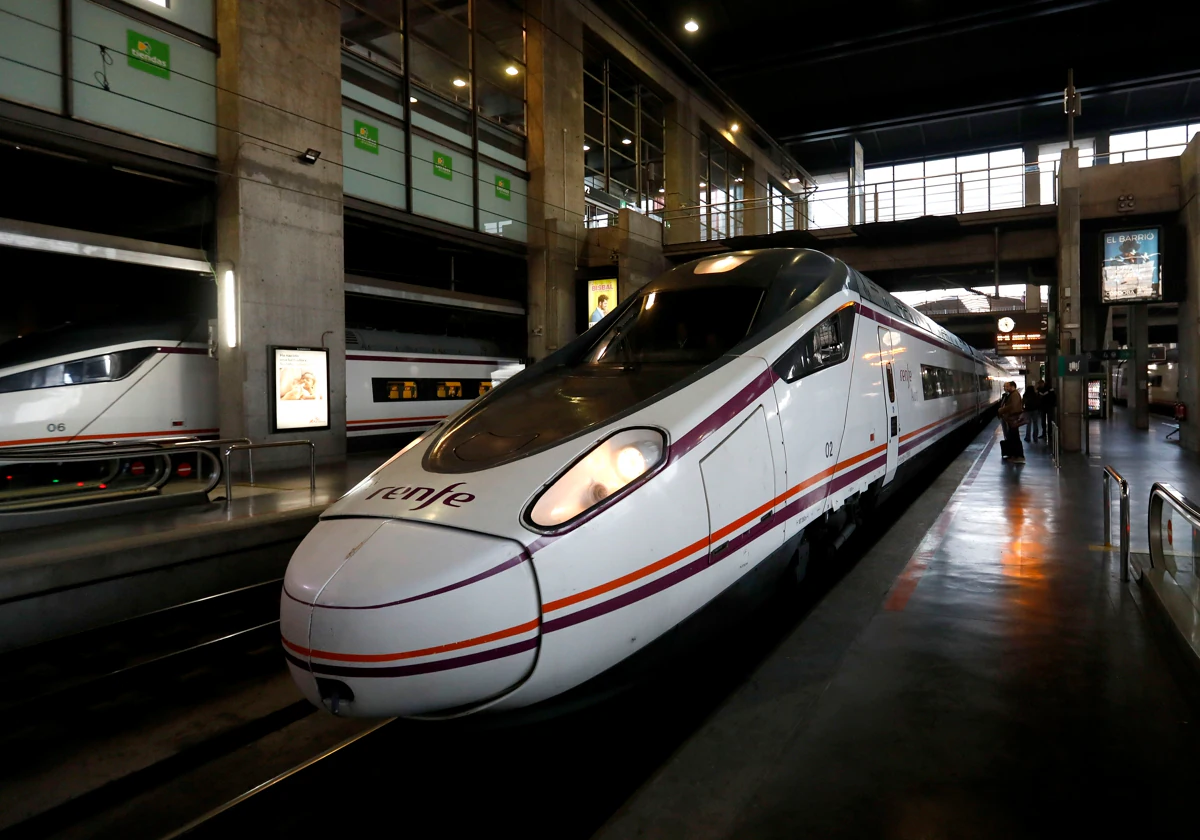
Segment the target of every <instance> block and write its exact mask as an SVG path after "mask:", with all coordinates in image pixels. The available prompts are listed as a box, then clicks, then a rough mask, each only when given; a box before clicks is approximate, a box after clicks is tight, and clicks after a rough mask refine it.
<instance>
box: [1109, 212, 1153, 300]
mask: <svg viewBox="0 0 1200 840" xmlns="http://www.w3.org/2000/svg"><path fill="white" fill-rule="evenodd" d="M1101 238H1102V247H1103V253H1102V260H1101V268H1100V274H1101V284H1100V300H1101V302H1103V303H1141V302H1146V301H1158V300H1162V299H1163V295H1162V255H1163V254H1162V247H1161V245H1162V228H1157V227H1153V228H1142V229H1140V230H1110V231H1105V232H1104V233H1103V234H1102V237H1101Z"/></svg>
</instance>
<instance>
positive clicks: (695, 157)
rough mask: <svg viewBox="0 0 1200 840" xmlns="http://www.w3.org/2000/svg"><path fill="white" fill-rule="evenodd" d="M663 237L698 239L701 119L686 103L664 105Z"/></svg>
mask: <svg viewBox="0 0 1200 840" xmlns="http://www.w3.org/2000/svg"><path fill="white" fill-rule="evenodd" d="M665 142H666V144H667V147H666V149H665V150H664V154H665V155H666V170H667V214H666V216H665V217H664V218H665V219H666V222H667V230H666V240H667V242H668V243H673V242H699V241H700V211H699V210H697V205H698V204H699V203H700V119H699V117H697V116H696V114H695V112H694V111H693V110H692V109H691V108H689V107H688V106H687V103H685V102H678V101H672V102H670V103H668V105H667V133H666V141H665Z"/></svg>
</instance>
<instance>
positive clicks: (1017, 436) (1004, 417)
mask: <svg viewBox="0 0 1200 840" xmlns="http://www.w3.org/2000/svg"><path fill="white" fill-rule="evenodd" d="M1004 392H1005V393H1006V394H1007V395H1008V396H1007V397H1005V399H1004V402H1002V403H1001V404H1000V411H999V414H1000V424H1001V425H1002V426H1003V428H1004V442H1005V443H1007V444H1008V462H1009V463H1010V464H1024V463H1025V447H1023V446H1022V445H1021V415H1022V414H1024V413H1025V403H1023V402H1022V401H1021V392H1020V391H1018V390H1017V383H1016V382H1005V383H1004Z"/></svg>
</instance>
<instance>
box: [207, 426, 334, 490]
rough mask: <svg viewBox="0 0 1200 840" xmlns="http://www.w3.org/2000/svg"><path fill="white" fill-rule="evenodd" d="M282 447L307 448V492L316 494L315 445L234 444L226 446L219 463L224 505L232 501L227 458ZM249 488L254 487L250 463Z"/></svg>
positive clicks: (298, 442)
mask: <svg viewBox="0 0 1200 840" xmlns="http://www.w3.org/2000/svg"><path fill="white" fill-rule="evenodd" d="M284 446H307V447H308V492H309V493H310V494H312V493H316V492H317V445H316V444H315V443H313V442H312V441H311V440H280V441H275V442H273V443H250V442H249V441H245V442H244V443H234V444H233V445H232V446H226V447H225V452H224V454H223V455H222V456H221V463H222V465H223V466H224V468H225V504H226V505H228V504H229V503H230V502H231V501H233V474H232V473H231V472H230V471H229V456H230V455H231V454H232V453H234V452H245V453H246V457H247V458H249V457H251V456H250V453H251V452H253V451H254V450H255V449H278V448H280V447H284ZM250 486H251V487H253V486H254V462H253V461H251V462H250Z"/></svg>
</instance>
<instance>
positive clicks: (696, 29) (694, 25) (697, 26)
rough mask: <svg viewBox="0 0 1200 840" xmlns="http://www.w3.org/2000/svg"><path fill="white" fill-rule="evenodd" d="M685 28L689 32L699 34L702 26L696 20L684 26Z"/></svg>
mask: <svg viewBox="0 0 1200 840" xmlns="http://www.w3.org/2000/svg"><path fill="white" fill-rule="evenodd" d="M683 28H684V29H686V30H687V31H688V32H699V31H700V24H698V23H696V21H694V20H689V21H688V22H687V23H685V24H684V25H683Z"/></svg>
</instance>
